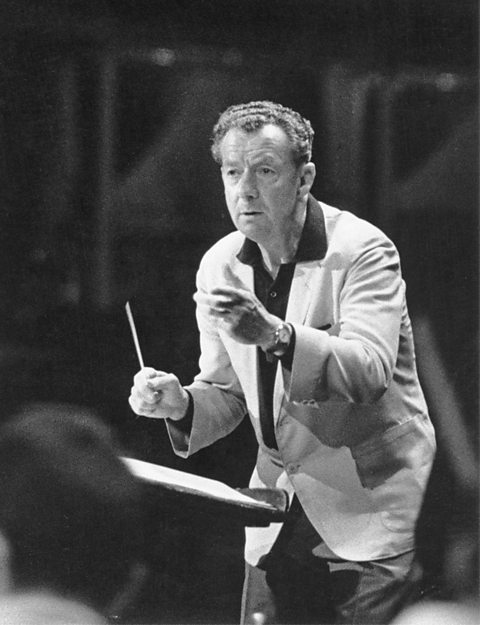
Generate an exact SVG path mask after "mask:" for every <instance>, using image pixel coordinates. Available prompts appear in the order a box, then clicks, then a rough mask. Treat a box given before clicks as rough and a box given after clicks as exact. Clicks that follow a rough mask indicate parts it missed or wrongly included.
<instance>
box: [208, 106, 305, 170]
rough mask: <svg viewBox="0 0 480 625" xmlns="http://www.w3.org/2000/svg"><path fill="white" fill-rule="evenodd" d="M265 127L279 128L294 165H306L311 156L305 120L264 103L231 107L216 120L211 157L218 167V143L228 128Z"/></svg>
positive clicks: (284, 107)
mask: <svg viewBox="0 0 480 625" xmlns="http://www.w3.org/2000/svg"><path fill="white" fill-rule="evenodd" d="M266 124H274V125H275V126H279V127H280V128H282V129H283V130H284V131H285V133H286V134H287V137H288V138H289V140H290V143H291V145H292V151H293V159H294V161H295V163H296V164H297V165H299V164H300V163H307V162H308V161H309V160H310V159H311V156H312V143H313V135H314V131H313V129H312V126H311V124H310V122H309V121H308V119H305V118H304V117H302V116H301V115H300V113H297V112H296V111H294V110H292V109H290V108H287V107H286V106H282V105H281V104H277V103H276V102H270V101H268V100H261V101H256V102H248V103H246V104H234V105H233V106H230V107H229V108H227V109H226V110H225V111H224V112H223V113H222V114H221V115H220V117H219V118H218V121H217V123H216V124H215V126H214V128H213V134H212V146H211V150H212V155H213V158H214V159H215V161H216V162H217V163H219V164H221V162H222V157H221V154H220V143H221V141H222V139H223V138H224V136H225V135H226V134H227V132H228V131H229V130H231V129H232V128H238V129H240V130H244V131H246V132H255V131H256V130H258V129H260V128H262V127H263V126H265V125H266Z"/></svg>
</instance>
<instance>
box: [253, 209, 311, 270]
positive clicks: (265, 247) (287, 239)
mask: <svg viewBox="0 0 480 625" xmlns="http://www.w3.org/2000/svg"><path fill="white" fill-rule="evenodd" d="M305 217H306V210H305V211H303V214H302V215H301V217H300V218H299V219H297V220H296V221H295V222H294V223H292V224H289V228H288V229H286V231H285V232H283V233H279V234H278V235H277V236H274V237H272V239H271V240H269V241H264V242H261V243H260V242H259V243H258V246H259V248H260V251H261V252H262V257H263V262H264V264H265V267H266V268H267V269H268V271H269V272H270V273H271V274H272V275H273V276H276V275H277V272H278V269H279V267H280V265H282V264H284V263H291V262H292V261H293V260H294V258H295V255H296V253H297V249H298V244H299V242H300V238H301V236H302V231H303V226H304V224H305Z"/></svg>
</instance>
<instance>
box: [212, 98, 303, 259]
mask: <svg viewBox="0 0 480 625" xmlns="http://www.w3.org/2000/svg"><path fill="white" fill-rule="evenodd" d="M312 140H313V130H312V127H311V125H310V122H309V121H308V120H306V119H304V118H303V117H302V116H301V115H299V114H298V113H296V112H295V111H292V110H291V109H289V108H286V107H284V106H281V105H280V104H275V103H273V102H250V103H249V104H239V105H236V106H232V107H230V108H229V109H227V110H226V111H225V112H224V113H222V115H221V116H220V119H219V120H218V123H217V124H216V126H215V128H214V131H213V145H212V153H213V156H214V158H215V160H216V161H217V162H218V163H220V165H221V172H222V180H223V184H224V189H225V200H226V203H227V207H228V210H229V213H230V217H231V219H232V221H233V223H234V225H235V227H236V228H237V229H238V230H239V231H240V232H242V233H243V234H244V235H245V236H247V237H249V238H250V239H252V240H253V241H256V242H257V243H258V244H260V245H263V246H264V247H266V248H267V249H268V248H270V249H275V247H276V246H278V244H280V246H281V245H282V243H284V242H285V241H288V240H289V239H290V238H291V235H292V232H295V233H298V232H299V229H300V228H301V226H302V225H303V220H304V216H305V209H306V204H307V197H308V193H309V191H310V188H311V186H312V184H313V181H314V178H315V166H314V164H313V163H311V162H310V157H311V152H312Z"/></svg>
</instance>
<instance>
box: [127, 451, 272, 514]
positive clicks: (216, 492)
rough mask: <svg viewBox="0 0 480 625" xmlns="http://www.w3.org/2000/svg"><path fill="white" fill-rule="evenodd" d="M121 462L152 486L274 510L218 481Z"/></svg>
mask: <svg viewBox="0 0 480 625" xmlns="http://www.w3.org/2000/svg"><path fill="white" fill-rule="evenodd" d="M122 460H123V461H124V462H125V463H126V465H127V467H128V468H129V469H130V471H131V472H132V473H133V475H135V476H136V477H138V478H140V479H143V480H146V481H148V482H151V483H154V484H165V485H168V486H174V487H177V488H180V489H181V488H184V489H187V490H189V491H195V492H197V493H199V494H202V495H208V496H210V497H215V498H216V499H221V500H223V501H230V502H234V503H244V504H248V505H251V506H255V507H257V508H265V509H267V510H272V509H273V510H275V507H274V506H272V505H270V504H268V503H266V502H264V501H257V500H256V499H253V498H252V497H248V496H247V495H244V494H243V493H240V492H238V491H237V490H235V489H234V488H230V486H227V485H226V484H224V483H223V482H219V481H218V480H212V479H209V478H206V477H201V476H199V475H194V474H193V473H187V472H186V471H177V470H176V469H171V468H169V467H164V466H162V465H159V464H152V463H151V462H145V461H143V460H137V459H135V458H126V457H123V458H122Z"/></svg>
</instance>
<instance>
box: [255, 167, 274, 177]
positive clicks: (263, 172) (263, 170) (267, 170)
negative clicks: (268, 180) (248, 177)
mask: <svg viewBox="0 0 480 625" xmlns="http://www.w3.org/2000/svg"><path fill="white" fill-rule="evenodd" d="M258 173H259V174H260V176H271V175H273V174H274V173H275V172H274V170H273V169H272V168H271V167H267V166H266V165H265V166H263V167H259V168H258Z"/></svg>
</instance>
